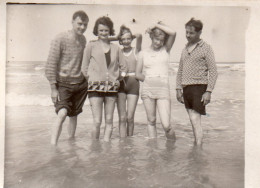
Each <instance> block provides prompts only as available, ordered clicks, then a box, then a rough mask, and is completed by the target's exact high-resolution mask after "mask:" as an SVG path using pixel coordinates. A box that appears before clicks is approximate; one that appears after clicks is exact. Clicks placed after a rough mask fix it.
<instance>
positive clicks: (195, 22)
mask: <svg viewBox="0 0 260 188" xmlns="http://www.w3.org/2000/svg"><path fill="white" fill-rule="evenodd" d="M187 26H192V27H194V28H195V31H196V32H199V31H201V30H202V28H203V23H202V22H201V21H200V20H195V19H194V18H191V19H190V20H189V21H188V22H187V23H186V24H185V27H187Z"/></svg>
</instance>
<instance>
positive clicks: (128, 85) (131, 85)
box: [118, 76, 140, 95]
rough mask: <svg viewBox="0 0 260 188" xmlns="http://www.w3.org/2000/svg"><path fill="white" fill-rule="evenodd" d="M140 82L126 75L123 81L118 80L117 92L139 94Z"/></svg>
mask: <svg viewBox="0 0 260 188" xmlns="http://www.w3.org/2000/svg"><path fill="white" fill-rule="evenodd" d="M139 88H140V84H139V81H138V80H137V79H136V78H135V77H133V76H128V77H125V78H124V81H123V80H122V81H120V88H119V91H118V92H119V93H125V94H132V95H139Z"/></svg>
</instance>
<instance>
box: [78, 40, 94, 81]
mask: <svg viewBox="0 0 260 188" xmlns="http://www.w3.org/2000/svg"><path fill="white" fill-rule="evenodd" d="M92 43H93V42H89V43H88V45H87V47H86V49H85V50H84V54H83V59H82V66H81V72H82V73H83V75H84V76H85V78H86V79H87V78H88V67H89V63H90V57H91V49H92Z"/></svg>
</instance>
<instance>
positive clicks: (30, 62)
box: [6, 61, 245, 64]
mask: <svg viewBox="0 0 260 188" xmlns="http://www.w3.org/2000/svg"><path fill="white" fill-rule="evenodd" d="M18 62H22V63H28V64H30V63H32V62H36V63H46V61H6V63H18ZM170 63H171V64H178V63H179V62H170ZM216 64H245V62H216Z"/></svg>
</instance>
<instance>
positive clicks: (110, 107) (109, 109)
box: [104, 97, 116, 142]
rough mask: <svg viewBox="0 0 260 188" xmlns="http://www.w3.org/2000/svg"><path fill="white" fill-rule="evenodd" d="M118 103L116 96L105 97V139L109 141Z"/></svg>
mask: <svg viewBox="0 0 260 188" xmlns="http://www.w3.org/2000/svg"><path fill="white" fill-rule="evenodd" d="M115 105H116V97H105V124H106V125H105V133H104V141H106V142H108V141H109V140H110V138H111V135H112V131H113V115H114V110H115Z"/></svg>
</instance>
